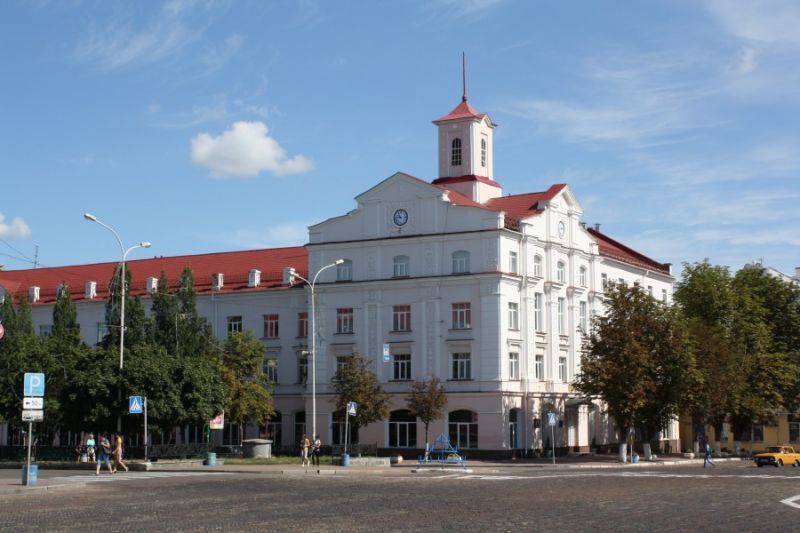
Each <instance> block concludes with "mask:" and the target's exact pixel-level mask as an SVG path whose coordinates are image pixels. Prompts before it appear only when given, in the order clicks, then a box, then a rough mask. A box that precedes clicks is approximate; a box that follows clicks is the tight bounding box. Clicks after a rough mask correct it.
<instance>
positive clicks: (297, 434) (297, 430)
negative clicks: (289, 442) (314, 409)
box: [294, 411, 314, 445]
mask: <svg viewBox="0 0 800 533" xmlns="http://www.w3.org/2000/svg"><path fill="white" fill-rule="evenodd" d="M305 434H306V412H305V411H300V412H299V413H295V414H294V442H295V443H296V444H298V445H299V444H300V441H301V440H302V439H303V435H305ZM308 438H310V439H311V440H314V436H313V435H309V436H308Z"/></svg>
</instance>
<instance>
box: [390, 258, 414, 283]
mask: <svg viewBox="0 0 800 533" xmlns="http://www.w3.org/2000/svg"><path fill="white" fill-rule="evenodd" d="M392 263H393V268H392V277H395V278H407V277H408V276H409V275H410V274H409V271H408V270H409V269H408V266H409V260H408V256H407V255H396V256H394V258H393V259H392Z"/></svg>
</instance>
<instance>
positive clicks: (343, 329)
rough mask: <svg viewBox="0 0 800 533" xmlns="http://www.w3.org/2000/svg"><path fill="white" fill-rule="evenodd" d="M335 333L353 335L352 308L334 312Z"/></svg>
mask: <svg viewBox="0 0 800 533" xmlns="http://www.w3.org/2000/svg"><path fill="white" fill-rule="evenodd" d="M336 333H353V308H352V307H348V308H346V309H337V310H336Z"/></svg>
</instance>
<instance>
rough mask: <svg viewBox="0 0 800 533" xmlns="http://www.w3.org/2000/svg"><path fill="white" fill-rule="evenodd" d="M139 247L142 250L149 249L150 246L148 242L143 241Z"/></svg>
mask: <svg viewBox="0 0 800 533" xmlns="http://www.w3.org/2000/svg"><path fill="white" fill-rule="evenodd" d="M139 246H141V247H142V248H150V246H152V245H151V244H150V243H149V242H147V241H144V242H140V243H139Z"/></svg>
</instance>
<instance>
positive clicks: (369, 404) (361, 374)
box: [332, 354, 389, 431]
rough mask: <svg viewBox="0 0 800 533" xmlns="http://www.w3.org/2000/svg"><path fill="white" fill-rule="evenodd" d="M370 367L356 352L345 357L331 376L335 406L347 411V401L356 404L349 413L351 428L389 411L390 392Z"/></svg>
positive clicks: (368, 422) (380, 418)
mask: <svg viewBox="0 0 800 533" xmlns="http://www.w3.org/2000/svg"><path fill="white" fill-rule="evenodd" d="M369 367H370V363H369V361H367V360H366V359H364V358H363V357H362V356H361V355H359V354H352V355H348V356H346V357H345V358H344V364H343V365H342V366H340V367H339V370H337V371H336V374H335V375H334V376H333V381H332V386H333V390H334V392H335V393H336V409H337V410H338V411H341V412H343V413H346V412H347V402H351V401H352V402H356V403H357V404H358V408H357V410H356V416H353V417H350V424H351V425H352V426H353V431H357V430H358V428H360V427H363V426H366V425H367V424H370V423H372V422H377V421H378V420H383V419H385V418H386V417H387V416H388V415H389V395H388V394H387V393H386V392H385V391H384V390H383V387H381V383H380V381H379V380H378V377H377V376H376V375H375V374H374V373H373V372H372V370H370V368H369Z"/></svg>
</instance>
